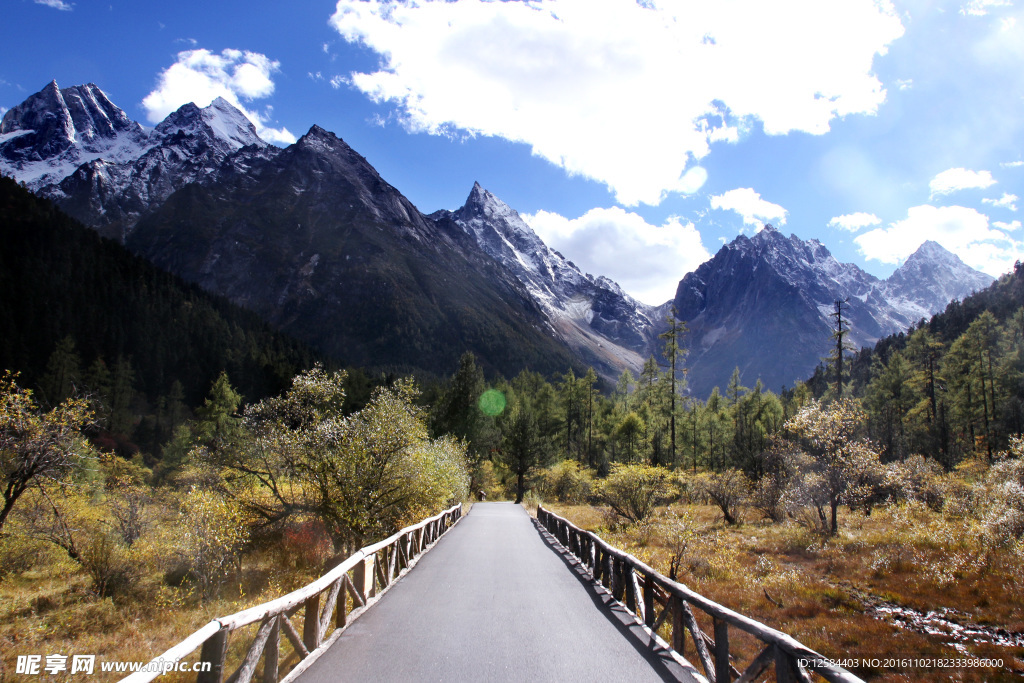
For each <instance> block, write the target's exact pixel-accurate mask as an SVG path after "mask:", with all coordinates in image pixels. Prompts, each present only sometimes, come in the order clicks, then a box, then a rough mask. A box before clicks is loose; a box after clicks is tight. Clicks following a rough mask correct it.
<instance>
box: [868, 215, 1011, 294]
mask: <svg viewBox="0 0 1024 683" xmlns="http://www.w3.org/2000/svg"><path fill="white" fill-rule="evenodd" d="M1006 225H1007V224H1005V223H1003V224H999V225H997V227H1002V226H1006ZM1010 225H1012V224H1010ZM925 240H934V241H936V242H938V243H939V244H941V245H942V246H944V247H945V248H946V249H948V250H949V251H951V252H953V253H954V254H956V255H957V256H959V257H960V259H961V260H963V262H964V263H966V264H967V265H969V266H971V267H972V268H977V269H978V270H980V271H983V272H985V273H988V274H989V275H992V276H993V277H998V276H999V275H1001V274H1002V273H1005V272H1008V271H1009V270H1012V268H1013V263H1014V261H1016V260H1018V259H1020V258H1021V257H1022V254H1024V242H1019V241H1017V240H1015V239H1013V238H1012V237H1010V235H1008V234H1006V232H1004V231H1003V230H997V229H995V228H993V227H990V226H989V219H988V216H986V215H985V214H983V213H980V212H979V211H977V210H976V209H972V208H968V207H964V206H938V207H936V206H931V205H928V204H925V205H923V206H914V207H911V208H910V209H908V210H907V217H906V218H905V219H903V220H901V221H896V222H895V223H892V224H891V225H890V226H889V227H886V228H875V229H874V230H871V231H869V232H866V233H864V234H862V235H858V236H857V237H855V238H854V242H856V243H857V246H858V248H859V249H860V252H861V253H862V254H864V256H865V257H867V258H869V259H875V260H877V261H880V262H882V263H900V262H901V261H903V260H904V259H905V258H907V257H908V256H910V255H911V254H912V253H914V252H915V251H916V250H917V248H918V247H919V246H921V244H922V243H923V242H924V241H925Z"/></svg>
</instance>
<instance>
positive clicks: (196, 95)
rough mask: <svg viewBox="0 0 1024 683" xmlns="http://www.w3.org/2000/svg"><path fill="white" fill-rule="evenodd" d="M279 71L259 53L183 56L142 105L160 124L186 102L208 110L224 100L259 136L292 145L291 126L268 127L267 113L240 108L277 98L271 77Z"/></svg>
mask: <svg viewBox="0 0 1024 683" xmlns="http://www.w3.org/2000/svg"><path fill="white" fill-rule="evenodd" d="M280 67H281V65H280V62H276V61H274V60H272V59H270V58H269V57H267V56H266V55H262V54H260V53H258V52H244V51H242V50H231V49H228V50H223V51H222V52H221V53H220V54H215V53H213V52H210V51H209V50H202V49H200V50H187V51H185V52H179V53H178V59H177V61H176V62H175V63H174V64H172V65H171V66H169V67H167V68H166V69H164V70H163V71H162V72H161V73H160V76H159V78H158V84H157V88H156V89H155V90H153V91H152V92H151V93H149V94H148V95H146V97H145V99H143V100H142V106H143V107H145V109H146V113H147V117H148V118H149V120H150V121H151V122H153V123H156V122H158V121H162V120H163V119H164V117H166V116H167V115H168V114H170V113H171V112H172V111H174V110H175V109H177V108H178V107H180V106H181V105H183V104H186V103H188V102H194V103H195V104H196V106H199V107H205V106H206V105H208V104H210V102H212V101H213V100H215V99H216V98H218V97H223V98H224V99H225V100H227V101H228V102H230V103H231V104H232V105H234V106H235V107H237V108H238V109H239V110H240V111H241V112H242V113H243V114H245V115H246V117H248V119H249V120H250V121H252V122H253V125H255V126H256V131H257V132H258V133H259V136H260V137H261V138H263V139H264V140H267V141H269V142H281V143H286V144H290V143H293V142H295V136H294V135H292V133H291V132H290V131H289V130H288V129H287V128H271V127H269V126H268V125H267V124H268V122H269V118H270V117H269V114H268V113H263V114H261V113H259V112H256V111H254V110H252V109H250V108H247V107H245V106H243V105H242V101H243V100H244V101H246V102H251V101H253V100H257V99H263V98H266V97H269V96H270V95H271V94H273V92H274V81H273V80H272V79H271V76H272V75H273V74H274V73H276V72H277V71H278V70H279V69H280Z"/></svg>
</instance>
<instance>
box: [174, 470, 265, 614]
mask: <svg viewBox="0 0 1024 683" xmlns="http://www.w3.org/2000/svg"><path fill="white" fill-rule="evenodd" d="M178 525H179V529H180V536H179V537H178V543H177V556H178V559H179V561H180V563H181V565H180V567H181V570H183V571H184V574H185V578H187V579H191V580H193V581H194V582H195V583H196V584H197V586H198V587H199V589H200V591H201V592H202V594H203V595H204V596H205V597H210V596H212V595H213V593H214V591H215V590H216V589H217V588H218V587H220V585H221V584H222V583H223V582H224V581H225V580H226V579H227V577H228V575H229V574H230V572H231V565H232V563H233V562H234V560H235V558H236V557H237V556H238V554H239V553H240V552H241V550H242V547H243V545H244V544H245V542H246V540H247V539H248V532H247V530H246V528H245V525H244V524H243V515H242V512H241V511H240V510H239V509H238V508H237V507H234V506H232V505H230V504H229V503H228V502H227V501H225V500H224V499H222V498H221V497H220V496H218V495H216V494H215V493H213V492H212V491H206V490H203V489H192V490H191V491H189V492H188V493H187V494H186V495H185V497H184V499H183V500H182V501H181V514H180V516H179V518H178Z"/></svg>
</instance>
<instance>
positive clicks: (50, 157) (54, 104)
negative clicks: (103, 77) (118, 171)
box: [0, 81, 154, 190]
mask: <svg viewBox="0 0 1024 683" xmlns="http://www.w3.org/2000/svg"><path fill="white" fill-rule="evenodd" d="M153 144H154V141H153V140H152V139H151V138H150V135H149V133H148V132H147V131H146V130H145V129H144V128H143V127H142V126H141V125H139V124H138V123H136V122H135V121H132V120H131V119H129V118H128V116H127V114H125V113H124V111H122V110H121V109H120V108H119V107H117V106H116V105H115V104H114V103H113V102H111V101H110V98H108V97H107V95H106V94H105V93H104V92H103V91H102V90H100V89H99V88H98V87H96V85H94V84H92V83H88V84H86V85H76V86H72V87H70V88H63V89H61V88H60V87H59V86H58V85H57V81H51V82H50V83H49V84H47V86H46V87H45V88H43V89H42V90H40V91H39V92H37V93H36V94H34V95H31V96H30V97H29V98H28V99H26V100H25V101H24V102H22V103H21V104H19V105H18V106H16V107H14V108H12V109H11V110H10V111H8V112H7V113H6V114H4V117H3V121H2V122H0V171H2V172H3V173H4V174H6V175H10V176H12V177H14V178H17V179H18V180H21V181H23V182H25V183H26V184H27V185H28V186H29V187H30V188H32V189H34V190H35V189H39V188H41V187H43V186H45V185H48V184H50V183H55V182H59V181H60V180H62V179H63V178H65V177H67V176H68V175H70V174H71V173H73V172H74V170H75V169H76V168H78V167H79V166H80V165H82V164H84V163H87V162H89V161H93V160H97V159H101V158H102V159H106V160H107V161H113V162H123V161H129V160H132V159H137V158H138V157H139V156H141V155H142V154H143V153H144V152H145V151H146V150H147V149H149V148H150V147H152V146H153Z"/></svg>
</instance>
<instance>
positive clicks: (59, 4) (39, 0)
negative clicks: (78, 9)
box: [35, 0, 75, 12]
mask: <svg viewBox="0 0 1024 683" xmlns="http://www.w3.org/2000/svg"><path fill="white" fill-rule="evenodd" d="M35 3H36V4H37V5H46V6H47V7H52V8H53V9H59V10H61V11H63V12H70V11H71V10H72V9H74V7H75V3H73V2H71V3H68V2H63V0H35Z"/></svg>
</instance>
